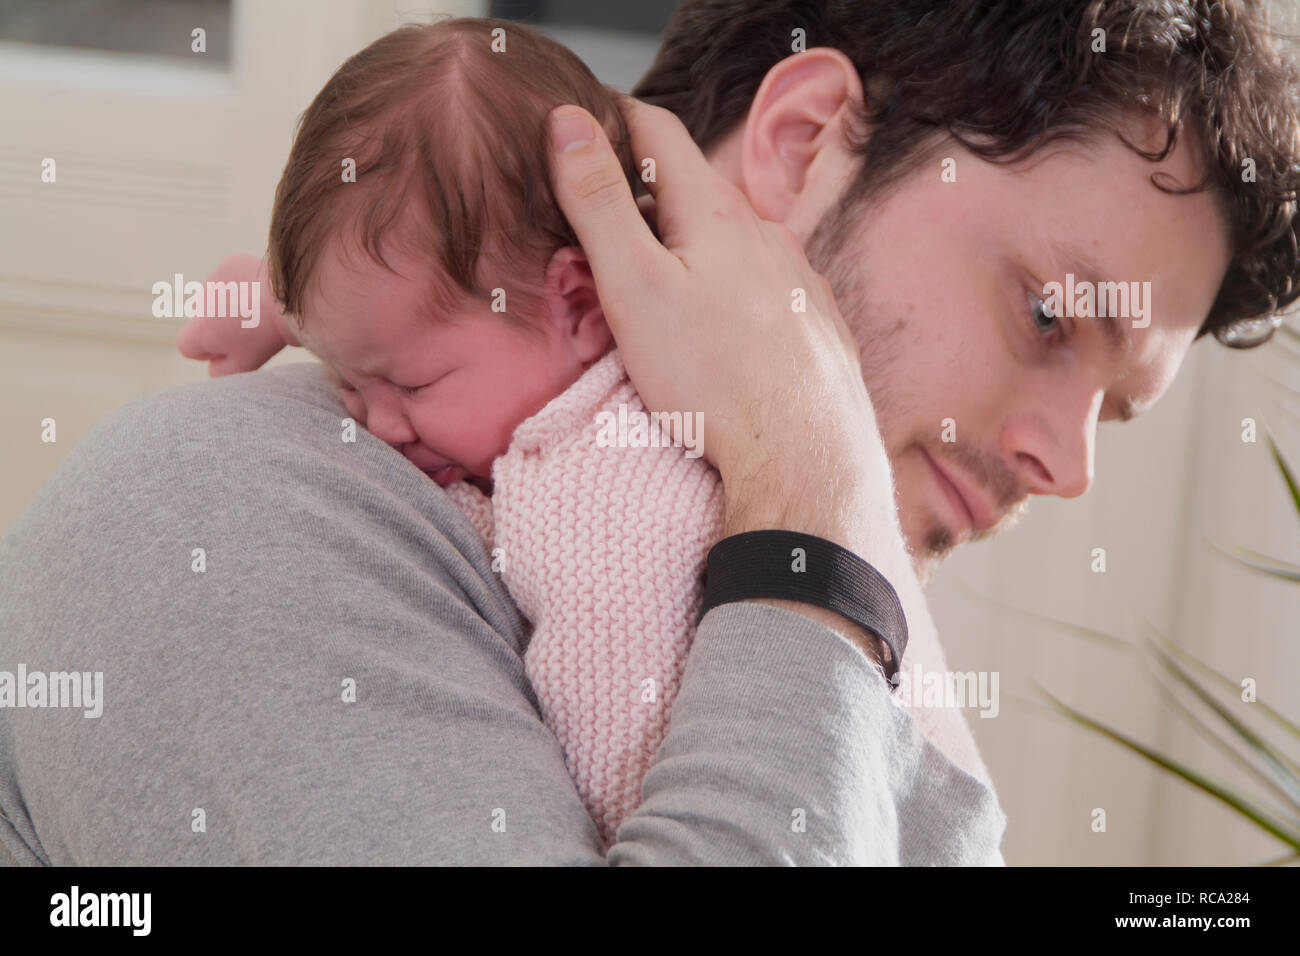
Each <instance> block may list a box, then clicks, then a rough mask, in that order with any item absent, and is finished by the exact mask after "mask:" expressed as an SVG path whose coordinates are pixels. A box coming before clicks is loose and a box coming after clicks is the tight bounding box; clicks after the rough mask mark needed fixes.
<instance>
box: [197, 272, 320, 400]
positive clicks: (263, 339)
mask: <svg viewBox="0 0 1300 956" xmlns="http://www.w3.org/2000/svg"><path fill="white" fill-rule="evenodd" d="M204 282H205V284H206V283H207V282H257V283H259V286H260V289H259V295H260V298H259V303H258V309H259V313H258V314H259V319H260V321H259V322H258V324H257V325H256V326H254V327H252V328H244V327H243V326H242V324H241V323H242V321H243V319H241V317H240V316H239V315H230V316H205V315H203V314H202V310H203V305H202V303H200V305H199V310H200V314H199V315H197V316H195V317H194V318H192V319H190V320H189V321H188V322H186V323H185V325H184V327H182V328H181V331H180V334H179V335H178V336H177V338H176V347H177V348H178V349H180V353H181V354H182V355H184V356H185V357H186V358H192V359H196V360H198V361H200V362H207V363H208V374H209V375H211V376H213V377H214V378H215V377H217V376H220V375H234V374H236V373H238V372H251V371H253V370H254V369H258V368H261V367H262V365H264V364H265V363H266V362H267V360H268V359H270V358H271V357H272V356H273V355H275V354H276V353H277V352H279V351H280V350H281V349H282V348H284V347H285V345H296V344H297V340H296V338H295V337H294V336H293V335H292V332H291V331H289V329H288V322H287V321H286V320H285V318H284V314H283V313H282V312H281V310H280V303H279V302H277V301H276V298H275V294H274V293H273V292H272V291H271V283H270V282H269V281H268V280H267V276H266V267H265V265H264V264H263V262H262V261H261V260H260V259H256V258H254V257H253V256H247V255H232V256H226V258H224V259H222V260H221V262H219V263H218V264H217V267H216V268H215V269H213V270H212V271H211V272H210V273H208V275H207V278H206V279H205V280H204ZM232 311H234V310H232Z"/></svg>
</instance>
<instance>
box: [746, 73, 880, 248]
mask: <svg viewBox="0 0 1300 956" xmlns="http://www.w3.org/2000/svg"><path fill="white" fill-rule="evenodd" d="M861 102H862V79H861V77H859V76H858V71H857V68H856V67H854V65H853V61H852V60H850V59H849V58H848V57H847V56H845V55H844V54H843V53H842V52H840V51H839V50H835V49H832V48H830V47H814V48H813V49H811V50H805V51H804V52H802V53H795V54H793V55H791V56H788V57H786V58H785V59H784V60H781V61H780V62H779V63H777V64H776V66H774V67H772V69H770V70H768V71H767V75H766V76H765V77H764V78H763V82H762V84H761V85H760V86H759V88H758V92H757V93H756V94H754V101H753V103H752V104H751V105H750V108H749V115H748V116H747V118H746V121H745V132H744V139H743V140H742V142H741V157H740V164H741V179H742V183H743V185H744V189H745V193H746V195H747V196H748V197H749V201H750V204H751V205H752V206H753V207H754V211H755V212H757V213H758V214H759V215H760V216H761V217H762V218H764V219H767V220H770V221H773V222H787V220H789V219H790V218H791V213H792V210H793V209H794V208H795V207H796V206H797V205H798V204H799V200H800V197H801V196H802V195H803V194H804V193H806V192H808V191H809V190H810V189H811V190H813V191H815V192H817V193H818V194H821V193H826V196H825V198H824V201H825V202H830V201H833V200H834V199H835V198H836V197H837V196H838V195H839V191H840V190H841V189H842V187H843V185H844V180H845V178H846V177H847V176H848V175H849V173H850V172H851V169H852V164H851V162H850V160H851V157H849V155H848V151H847V149H846V148H845V145H844V133H845V126H846V124H848V123H850V122H851V121H852V118H853V112H854V110H855V109H856V108H857V107H858V105H859V104H860V103H861ZM804 198H805V199H808V198H812V199H815V200H816V201H817V202H822V201H823V199H822V197H821V196H820V195H819V196H817V197H804ZM787 224H789V223H787ZM792 228H793V225H792ZM795 232H796V233H797V232H799V230H798V229H795Z"/></svg>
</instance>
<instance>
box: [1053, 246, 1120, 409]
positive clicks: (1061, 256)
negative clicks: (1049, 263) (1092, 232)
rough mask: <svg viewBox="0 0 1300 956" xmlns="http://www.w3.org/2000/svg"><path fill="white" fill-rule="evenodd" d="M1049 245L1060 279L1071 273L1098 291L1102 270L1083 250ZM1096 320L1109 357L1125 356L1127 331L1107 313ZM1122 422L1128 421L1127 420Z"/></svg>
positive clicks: (1094, 290) (1075, 247)
mask: <svg viewBox="0 0 1300 956" xmlns="http://www.w3.org/2000/svg"><path fill="white" fill-rule="evenodd" d="M1049 245H1050V247H1051V250H1052V256H1053V261H1054V263H1055V264H1056V266H1057V267H1058V268H1060V267H1062V266H1064V268H1063V269H1062V270H1061V277H1062V278H1064V277H1065V273H1067V272H1073V273H1074V277H1075V278H1076V279H1078V280H1079V281H1081V282H1089V283H1091V284H1092V289H1093V292H1094V293H1096V292H1098V291H1099V290H1100V288H1101V281H1102V280H1100V279H1098V278H1097V277H1098V276H1100V275H1101V274H1102V270H1101V268H1100V267H1098V265H1097V263H1096V262H1095V261H1094V260H1093V259H1092V258H1090V257H1089V256H1088V255H1087V254H1086V253H1085V252H1083V250H1081V249H1079V248H1078V247H1077V246H1075V245H1074V244H1073V243H1071V242H1068V241H1061V240H1058V239H1053V240H1052V241H1051V242H1050V243H1049ZM1099 311H1104V310H1099ZM1096 320H1097V323H1098V324H1099V325H1100V326H1101V335H1102V338H1103V339H1104V340H1105V342H1106V350H1107V351H1108V352H1110V354H1111V356H1112V357H1113V358H1119V357H1121V356H1122V355H1126V354H1127V353H1128V352H1129V346H1130V343H1129V336H1128V329H1127V328H1126V327H1125V326H1123V325H1122V324H1121V323H1120V322H1119V321H1118V320H1117V319H1116V317H1115V316H1113V315H1110V314H1109V313H1107V314H1106V315H1099V316H1097V317H1096ZM1126 407H1127V409H1128V410H1129V411H1130V412H1131V411H1132V409H1133V403H1132V402H1131V401H1130V402H1127V403H1126ZM1130 417H1131V416H1130ZM1123 420H1124V421H1128V419H1127V418H1125V419H1123Z"/></svg>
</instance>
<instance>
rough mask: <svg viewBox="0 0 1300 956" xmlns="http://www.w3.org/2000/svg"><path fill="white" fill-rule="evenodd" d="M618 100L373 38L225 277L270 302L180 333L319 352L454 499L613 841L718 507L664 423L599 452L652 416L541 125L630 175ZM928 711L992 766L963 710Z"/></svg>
mask: <svg viewBox="0 0 1300 956" xmlns="http://www.w3.org/2000/svg"><path fill="white" fill-rule="evenodd" d="M615 96H616V94H614V93H611V92H610V91H608V90H606V89H605V88H604V87H602V86H601V84H600V83H599V82H598V81H597V80H596V79H595V77H594V76H592V75H591V73H590V71H588V70H587V68H586V67H585V66H584V65H583V64H582V63H581V61H579V60H578V59H577V58H576V57H575V56H573V54H571V53H570V52H569V51H568V50H566V49H564V48H563V47H561V46H560V45H558V44H556V43H554V42H552V41H550V40H548V39H546V38H545V37H543V36H541V35H540V34H538V33H536V32H534V31H532V30H529V29H527V28H525V27H522V26H520V25H518V24H514V23H509V22H505V21H497V20H469V19H460V20H449V21H443V22H440V23H437V24H434V25H430V26H422V27H404V28H402V29H399V30H397V31H395V32H393V33H390V34H388V35H387V36H385V37H382V38H381V39H379V40H378V41H376V42H375V43H373V44H372V45H371V46H369V47H367V48H366V49H365V50H363V51H361V52H360V53H358V54H357V55H356V56H354V57H352V58H351V59H350V60H348V62H347V63H345V64H344V65H343V66H342V67H341V68H340V69H339V70H338V72H337V73H336V74H335V75H334V76H333V77H332V78H331V79H330V81H329V82H328V83H327V84H326V85H325V88H324V89H323V90H321V92H320V94H319V95H318V96H317V97H316V99H315V100H314V101H313V102H312V104H311V106H310V107H309V108H308V109H307V111H306V113H305V114H304V115H303V118H302V121H301V123H300V126H299V130H298V133H297V136H296V139H295V142H294V145H293V149H292V151H291V153H290V156H289V160H288V163H287V165H286V167H285V171H284V175H283V177H282V179H281V181H280V185H279V188H278V190H277V192H276V197H275V208H274V212H273V214H272V222H271V235H270V247H269V254H268V257H267V262H266V263H265V264H262V263H259V262H258V261H257V260H255V259H251V258H247V257H244V258H235V259H228V260H226V262H225V263H223V265H222V267H221V268H220V269H219V270H218V273H219V278H220V279H222V280H230V279H243V280H253V279H256V278H258V277H261V278H262V279H263V280H264V282H266V283H269V285H264V288H267V289H268V290H269V289H270V288H273V290H274V299H272V298H271V297H270V295H269V291H268V294H267V297H266V299H264V301H263V305H262V315H263V316H264V317H265V319H264V321H263V323H262V324H261V326H259V327H258V328H253V329H246V328H242V327H241V325H240V323H239V322H238V321H237V320H222V319H219V318H195V319H193V320H191V321H190V323H189V324H188V325H187V326H186V327H185V328H184V329H183V330H182V333H181V337H180V340H179V345H180V348H181V351H182V352H183V353H184V354H186V355H188V356H190V357H191V358H197V359H206V360H208V361H210V362H212V372H213V374H225V373H229V372H238V371H247V370H251V369H254V368H257V367H259V366H260V365H261V364H262V363H263V362H265V361H266V360H267V359H268V358H269V357H270V356H271V355H273V354H275V352H277V351H278V350H279V349H280V348H282V347H283V346H284V345H285V344H295V345H297V344H301V345H303V346H305V347H306V348H308V349H309V350H311V351H312V352H313V353H314V354H315V355H316V356H318V357H319V358H320V359H321V361H322V363H323V364H324V366H325V368H326V370H327V373H328V374H329V375H330V376H331V378H332V379H333V380H334V381H335V382H336V384H337V385H338V386H339V388H340V389H341V393H342V401H343V404H344V405H345V406H346V408H347V411H348V414H349V415H350V416H351V417H352V418H354V419H355V420H356V421H357V422H358V423H361V424H364V425H365V426H366V427H367V428H368V429H369V430H370V431H371V432H372V433H373V434H374V435H375V436H377V437H378V438H380V439H382V440H383V441H385V442H387V443H388V444H389V445H391V446H392V447H393V448H395V449H396V450H397V451H399V452H400V453H401V454H402V455H404V456H405V457H406V459H407V460H408V461H410V463H411V464H413V465H415V466H416V467H417V468H419V469H420V470H422V471H423V472H425V473H426V474H428V475H429V476H430V477H431V478H432V479H433V481H434V482H436V483H437V484H438V485H440V486H442V487H443V488H444V489H445V490H446V493H447V494H449V495H450V496H451V497H452V498H453V500H455V501H456V503H457V504H458V505H459V506H460V507H461V509H462V510H463V511H464V512H465V514H466V515H467V516H468V517H469V519H470V520H471V521H472V522H473V523H474V525H475V527H476V528H477V529H478V530H479V532H480V534H481V535H482V536H483V538H484V540H485V543H486V545H487V547H489V548H490V549H491V550H492V555H493V558H494V562H493V567H494V569H497V570H499V571H500V572H501V573H502V575H503V579H504V582H505V584H506V586H507V588H508V589H509V591H510V593H511V596H512V597H513V598H514V600H515V602H516V603H517V604H518V606H519V608H520V610H521V612H522V613H523V614H524V616H525V617H526V618H527V619H528V620H529V622H530V623H531V625H532V633H531V637H530V639H529V642H528V645H527V648H526V650H525V653H524V665H525V671H526V673H527V676H528V678H529V680H530V681H531V683H532V685H533V688H534V690H535V692H536V695H537V701H538V705H539V709H540V711H541V714H542V718H543V719H544V720H545V722H546V724H547V725H548V727H550V729H551V730H552V731H553V732H554V733H555V735H556V737H557V739H558V740H559V742H560V745H561V747H562V748H563V751H564V756H565V761H566V765H567V767H568V769H569V772H570V774H571V775H572V776H573V779H574V782H575V784H576V786H577V789H578V792H579V794H580V795H581V797H582V799H583V801H584V803H585V805H586V807H587V810H588V812H589V813H590V814H591V816H592V818H593V820H594V821H595V824H596V828H597V832H598V835H599V838H600V840H601V841H602V844H603V845H604V846H606V847H608V846H609V845H610V844H611V843H612V842H613V841H614V839H615V833H616V831H617V828H618V825H619V823H620V822H621V821H622V820H623V819H624V818H625V817H626V816H627V815H628V814H630V813H631V812H632V811H633V810H634V809H636V807H637V805H638V804H639V803H640V801H641V783H642V778H643V777H644V776H645V773H646V771H647V770H648V769H649V767H650V766H651V764H652V763H653V761H654V758H655V754H656V751H657V749H658V747H659V744H660V742H661V741H662V740H663V738H664V735H665V733H666V731H667V727H668V720H669V716H670V713H671V708H672V703H673V700H674V698H675V696H676V693H677V690H678V688H679V686H680V683H681V677H682V673H683V670H684V668H685V666H686V660H687V652H688V650H689V648H690V643H691V639H692V637H693V635H694V630H695V627H694V625H695V618H696V616H697V615H698V613H699V607H700V600H701V585H702V575H703V571H704V567H705V559H706V556H707V552H708V549H709V547H710V546H711V545H712V544H713V543H714V542H716V541H717V540H718V538H719V537H720V536H721V530H722V504H723V502H722V487H721V484H720V481H719V478H718V475H717V473H716V472H715V471H714V470H713V469H712V468H711V467H710V466H708V465H707V464H706V463H705V462H704V461H703V459H701V458H700V457H698V451H692V450H691V449H690V448H682V447H680V446H676V447H675V446H674V445H673V439H672V437H671V436H670V435H668V434H667V433H666V430H665V433H663V434H656V435H653V436H652V435H648V434H647V435H644V436H643V437H644V439H645V440H637V441H635V442H632V441H626V442H623V444H626V445H632V446H633V447H619V442H617V441H615V442H611V441H609V440H608V438H609V432H610V429H609V428H608V427H607V426H608V422H609V421H612V420H633V421H637V420H643V419H640V416H642V415H644V411H645V410H644V407H643V405H642V404H641V402H640V400H639V398H638V397H637V395H636V392H635V390H634V389H633V387H632V385H631V382H630V381H629V380H628V378H627V376H626V374H625V372H624V369H623V365H622V362H621V359H620V358H619V354H618V352H617V351H616V350H614V349H613V341H612V338H611V335H610V333H609V330H608V328H607V327H606V325H605V321H604V316H603V313H602V312H601V307H600V302H599V300H598V298H597V295H596V287H595V283H594V281H593V279H592V275H591V271H590V269H589V268H588V266H587V262H586V259H585V257H584V255H583V253H582V251H581V249H579V248H578V247H577V242H576V239H575V237H574V234H573V233H572V231H571V230H570V228H569V226H568V224H567V223H566V221H565V219H564V217H563V215H562V213H561V212H560V210H559V208H558V206H557V205H556V203H555V200H554V196H553V194H552V191H551V187H550V180H549V176H548V169H547V157H548V155H549V150H548V148H547V116H548V114H549V112H550V110H551V109H552V108H554V107H555V106H558V105H560V104H563V103H575V104H577V105H579V106H582V107H583V108H585V109H587V110H588V111H589V112H591V113H592V114H593V115H594V116H595V117H596V118H597V119H598V120H599V121H600V122H601V123H602V125H603V126H604V128H605V130H606V132H607V133H608V134H609V138H610V141H611V142H612V143H613V144H614V145H615V148H616V149H617V150H618V151H619V153H620V156H621V157H622V160H623V163H624V167H625V171H626V173H627V175H628V179H629V182H630V183H634V182H635V172H634V168H635V167H634V163H633V158H632V156H631V154H630V152H629V149H628V146H627V131H626V128H625V126H624V124H623V121H622V117H621V114H620V113H619V110H618V108H617V104H616V102H615ZM611 416H615V417H611ZM652 428H658V425H657V424H655V425H652ZM697 438H698V435H697ZM921 655H925V657H924V663H925V665H926V666H931V665H935V664H937V665H938V666H942V665H941V660H942V656H941V653H940V652H939V651H938V648H937V647H935V648H924V649H918V651H917V652H915V653H912V652H909V654H908V659H907V661H906V662H905V663H906V664H911V663H912V662H913V661H914V660H921V659H922V656H921ZM915 716H916V717H917V719H918V723H922V726H923V729H925V730H926V731H927V732H928V733H929V734H930V736H931V738H932V739H935V740H936V742H937V743H938V745H939V746H941V749H945V750H946V751H947V752H948V753H949V756H950V757H951V758H952V759H953V760H954V761H955V762H957V763H959V764H960V765H961V766H963V767H965V768H966V769H968V770H969V771H970V772H972V773H975V774H977V775H980V776H986V773H985V771H984V769H983V766H982V764H981V763H980V761H979V757H978V755H977V754H976V752H975V751H974V748H973V744H972V743H971V741H970V738H969V731H968V730H967V729H966V728H965V725H964V724H963V723H961V721H962V718H961V717H960V715H959V714H957V713H956V712H954V711H949V712H937V711H932V712H929V713H927V714H922V713H920V712H917V713H916V714H915Z"/></svg>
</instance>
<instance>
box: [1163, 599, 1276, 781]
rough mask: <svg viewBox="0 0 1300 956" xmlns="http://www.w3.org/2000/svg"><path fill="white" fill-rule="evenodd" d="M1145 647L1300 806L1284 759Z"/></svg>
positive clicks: (1167, 660) (1195, 683)
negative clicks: (1238, 738)
mask: <svg viewBox="0 0 1300 956" xmlns="http://www.w3.org/2000/svg"><path fill="white" fill-rule="evenodd" d="M1148 627H1149V625H1148ZM1147 644H1148V647H1149V648H1150V649H1151V651H1152V652H1153V653H1154V654H1156V656H1157V658H1158V660H1159V662H1160V664H1161V665H1162V666H1163V667H1164V668H1165V669H1166V670H1168V671H1169V672H1170V673H1171V674H1172V675H1173V676H1174V677H1176V678H1177V679H1178V680H1179V682H1180V683H1182V685H1183V686H1184V687H1186V688H1187V689H1188V690H1190V691H1191V692H1192V693H1193V694H1195V695H1196V697H1197V698H1199V699H1200V701H1201V703H1203V704H1205V706H1207V707H1209V708H1210V709H1211V710H1212V711H1214V713H1215V714H1216V715H1217V716H1218V717H1219V719H1220V720H1222V721H1223V722H1224V723H1225V724H1227V725H1228V726H1229V727H1230V728H1232V730H1233V732H1234V733H1236V734H1237V736H1238V737H1240V738H1241V740H1242V741H1243V742H1244V743H1245V744H1246V745H1247V746H1248V747H1250V749H1251V751H1252V752H1253V753H1254V754H1255V755H1256V756H1257V757H1258V758H1259V759H1260V760H1262V761H1263V762H1264V763H1265V765H1267V767H1268V768H1269V770H1270V771H1271V772H1272V774H1273V776H1274V779H1275V780H1276V781H1277V784H1278V786H1280V787H1281V788H1282V789H1284V790H1285V791H1286V792H1287V793H1288V794H1289V795H1290V799H1291V801H1292V802H1293V803H1295V804H1297V806H1300V776H1297V775H1296V773H1295V771H1294V770H1293V769H1292V768H1291V766H1289V765H1288V763H1289V761H1288V760H1287V758H1286V757H1285V756H1284V755H1282V754H1280V753H1279V752H1278V750H1277V749H1276V748H1275V747H1274V746H1273V745H1272V744H1270V743H1269V742H1268V741H1266V740H1264V738H1262V737H1260V736H1259V735H1258V734H1257V733H1255V731H1254V730H1253V729H1251V728H1250V727H1247V726H1246V724H1245V723H1243V722H1242V721H1241V720H1240V719H1239V718H1238V717H1237V715H1236V714H1234V713H1232V712H1231V711H1230V710H1228V709H1227V708H1226V707H1224V706H1223V704H1222V703H1220V701H1219V700H1218V699H1217V698H1216V697H1215V696H1214V695H1213V694H1211V693H1210V692H1209V691H1207V690H1206V689H1205V688H1204V687H1203V686H1201V683H1200V682H1199V681H1198V680H1196V678H1194V677H1193V676H1192V675H1191V674H1189V673H1187V671H1186V670H1184V669H1183V667H1182V666H1181V665H1180V664H1179V663H1178V662H1177V661H1175V660H1174V659H1173V658H1172V657H1171V656H1170V655H1169V654H1167V653H1165V651H1164V649H1163V648H1161V647H1160V646H1159V645H1158V644H1157V643H1156V642H1155V641H1152V640H1149V639H1148V642H1147Z"/></svg>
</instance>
